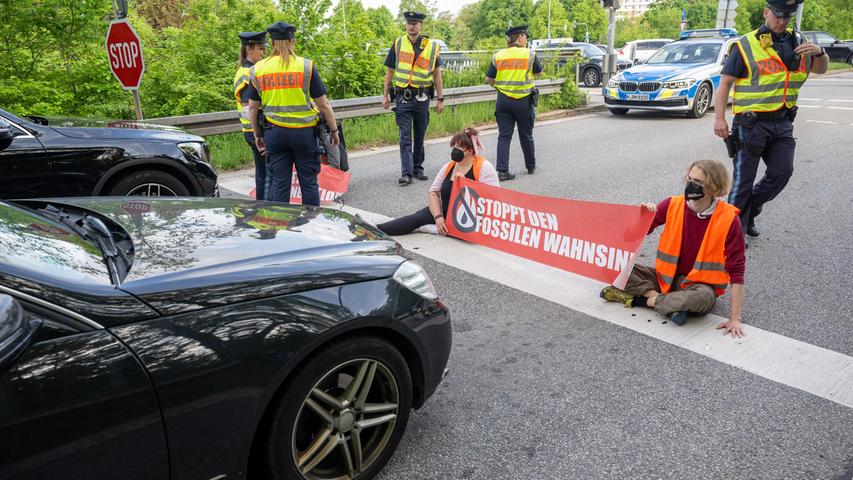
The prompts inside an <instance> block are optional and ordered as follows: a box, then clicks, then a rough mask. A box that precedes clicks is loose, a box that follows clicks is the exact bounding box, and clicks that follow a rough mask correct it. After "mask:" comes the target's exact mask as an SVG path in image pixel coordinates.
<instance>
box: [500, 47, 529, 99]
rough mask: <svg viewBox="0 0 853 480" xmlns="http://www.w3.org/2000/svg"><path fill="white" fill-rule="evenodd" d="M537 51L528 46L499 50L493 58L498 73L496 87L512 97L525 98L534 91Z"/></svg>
mask: <svg viewBox="0 0 853 480" xmlns="http://www.w3.org/2000/svg"><path fill="white" fill-rule="evenodd" d="M535 56H536V53H535V52H534V51H533V50H531V49H528V48H521V47H509V48H504V49H503V50H499V51H498V52H497V53H496V54H495V56H494V57H493V58H492V63H493V64H494V66H495V68H496V69H497V71H498V73H497V75H495V88H497V89H498V91H499V92H501V93H503V94H504V95H506V96H508V97H512V98H524V97H526V96H528V95H530V94H531V93H533V59H534V58H535Z"/></svg>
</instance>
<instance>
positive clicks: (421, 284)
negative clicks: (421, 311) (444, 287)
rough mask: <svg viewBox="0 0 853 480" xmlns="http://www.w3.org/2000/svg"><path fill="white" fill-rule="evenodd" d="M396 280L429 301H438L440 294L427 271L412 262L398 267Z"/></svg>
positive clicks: (409, 261) (395, 275)
mask: <svg viewBox="0 0 853 480" xmlns="http://www.w3.org/2000/svg"><path fill="white" fill-rule="evenodd" d="M394 280H396V281H397V283H399V284H400V285H402V286H404V287H406V288H408V289H409V290H411V291H413V292H415V293H417V294H418V295H420V296H422V297H424V298H426V299H427V300H437V299H438V293H436V291H435V287H433V285H432V280H430V279H429V275H427V273H426V270H424V269H423V267H421V266H420V265H418V264H417V263H415V262H413V261H411V260H408V261H405V262H403V263H401V264H400V266H399V267H397V271H396V272H394Z"/></svg>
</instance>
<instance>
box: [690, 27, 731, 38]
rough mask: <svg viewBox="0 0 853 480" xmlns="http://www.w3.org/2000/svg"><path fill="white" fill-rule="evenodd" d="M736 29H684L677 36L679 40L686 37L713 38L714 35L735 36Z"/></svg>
mask: <svg viewBox="0 0 853 480" xmlns="http://www.w3.org/2000/svg"><path fill="white" fill-rule="evenodd" d="M736 36H737V30H735V29H734V28H700V29H697V30H685V31H683V32H681V35H680V36H679V37H678V39H679V40H686V39H688V38H715V37H723V38H727V37H736Z"/></svg>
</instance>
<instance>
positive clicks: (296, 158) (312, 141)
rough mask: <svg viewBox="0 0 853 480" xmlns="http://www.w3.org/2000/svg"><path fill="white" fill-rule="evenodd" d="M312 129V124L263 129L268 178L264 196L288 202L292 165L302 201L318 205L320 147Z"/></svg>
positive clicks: (272, 199) (268, 198) (306, 203)
mask: <svg viewBox="0 0 853 480" xmlns="http://www.w3.org/2000/svg"><path fill="white" fill-rule="evenodd" d="M314 130H315V129H314V127H306V128H285V127H279V126H272V127H269V128H267V129H266V130H265V131H264V142H265V143H266V146H267V175H268V178H269V181H268V182H267V184H268V186H269V189H268V190H267V191H266V199H267V200H271V201H274V202H284V203H290V182H291V179H292V177H293V166H294V165H295V166H296V176H297V178H298V179H299V188H300V189H301V190H302V204H303V205H316V206H319V205H320V188H319V185H318V183H317V175H319V173H320V150H319V144H318V143H317V136H316V133H315V131H314Z"/></svg>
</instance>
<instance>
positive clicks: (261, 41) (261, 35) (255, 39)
mask: <svg viewBox="0 0 853 480" xmlns="http://www.w3.org/2000/svg"><path fill="white" fill-rule="evenodd" d="M237 36H238V37H240V43H241V44H243V45H266V44H267V32H240V33H238V34H237Z"/></svg>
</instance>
